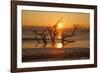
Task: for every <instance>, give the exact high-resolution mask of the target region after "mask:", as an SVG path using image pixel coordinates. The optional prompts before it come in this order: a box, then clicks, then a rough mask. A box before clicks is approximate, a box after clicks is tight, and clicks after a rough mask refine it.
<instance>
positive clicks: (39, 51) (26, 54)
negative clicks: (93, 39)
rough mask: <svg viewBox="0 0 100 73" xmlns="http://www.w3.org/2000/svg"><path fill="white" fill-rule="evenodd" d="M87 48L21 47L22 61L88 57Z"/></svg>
mask: <svg viewBox="0 0 100 73" xmlns="http://www.w3.org/2000/svg"><path fill="white" fill-rule="evenodd" d="M89 52H90V51H89V48H64V49H63V48H23V49H22V62H35V61H56V60H81V59H89V55H90V53H89Z"/></svg>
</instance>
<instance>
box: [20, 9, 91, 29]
mask: <svg viewBox="0 0 100 73" xmlns="http://www.w3.org/2000/svg"><path fill="white" fill-rule="evenodd" d="M61 17H63V18H62V21H61V25H62V26H63V27H66V28H70V27H72V26H73V24H80V25H81V26H82V27H83V28H88V27H89V24H90V15H89V14H88V13H68V12H66V13H64V12H43V11H26V10H23V11H22V24H23V26H47V25H48V24H52V25H54V24H55V23H56V22H57V20H59V19H60V18H61Z"/></svg>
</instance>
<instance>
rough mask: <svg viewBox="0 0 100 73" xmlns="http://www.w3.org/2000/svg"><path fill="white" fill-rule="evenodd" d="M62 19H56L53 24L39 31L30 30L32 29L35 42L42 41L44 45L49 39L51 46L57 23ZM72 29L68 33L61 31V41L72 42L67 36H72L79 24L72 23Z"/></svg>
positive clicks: (54, 38)
mask: <svg viewBox="0 0 100 73" xmlns="http://www.w3.org/2000/svg"><path fill="white" fill-rule="evenodd" d="M61 20H62V17H61V18H60V19H59V20H57V22H56V23H55V25H53V26H48V27H46V28H45V29H44V30H42V31H41V32H40V31H38V30H32V31H33V34H34V39H35V41H37V43H40V42H43V43H44V45H43V46H44V47H45V46H46V45H47V44H48V43H49V41H48V40H50V43H51V44H52V46H54V45H55V41H56V40H57V39H56V37H57V33H58V32H57V26H58V24H59V23H60V22H61ZM73 27H74V28H73V31H72V32H71V33H70V34H66V33H63V32H62V34H61V37H62V38H61V39H60V40H61V43H62V44H63V45H64V44H66V43H72V42H75V41H73V40H68V39H67V38H68V37H73V36H74V35H75V32H76V30H77V29H79V25H78V24H77V25H76V24H74V25H73ZM48 36H49V37H50V39H48Z"/></svg>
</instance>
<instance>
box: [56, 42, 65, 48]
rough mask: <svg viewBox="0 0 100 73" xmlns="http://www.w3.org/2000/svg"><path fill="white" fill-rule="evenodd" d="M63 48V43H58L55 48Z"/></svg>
mask: <svg viewBox="0 0 100 73" xmlns="http://www.w3.org/2000/svg"><path fill="white" fill-rule="evenodd" d="M62 47H63V45H62V43H56V45H55V48H62Z"/></svg>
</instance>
